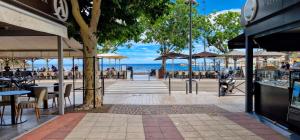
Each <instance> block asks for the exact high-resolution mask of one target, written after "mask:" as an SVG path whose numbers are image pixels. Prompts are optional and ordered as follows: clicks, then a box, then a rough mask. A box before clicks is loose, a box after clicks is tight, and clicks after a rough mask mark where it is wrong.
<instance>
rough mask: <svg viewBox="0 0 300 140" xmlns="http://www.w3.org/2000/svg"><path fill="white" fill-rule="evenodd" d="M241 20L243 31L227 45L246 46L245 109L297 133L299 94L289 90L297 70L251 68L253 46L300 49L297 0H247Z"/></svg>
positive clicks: (298, 77)
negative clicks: (280, 70)
mask: <svg viewBox="0 0 300 140" xmlns="http://www.w3.org/2000/svg"><path fill="white" fill-rule="evenodd" d="M241 22H242V24H243V25H244V26H245V30H244V34H242V35H240V36H238V37H236V38H234V39H232V40H230V41H229V42H228V45H229V48H230V49H238V48H245V49H246V92H247V94H246V107H245V110H246V112H249V113H252V112H253V111H254V112H255V113H256V114H258V115H260V116H263V117H265V118H268V119H270V120H271V121H274V122H276V123H278V124H280V125H282V126H285V127H287V128H289V129H291V130H293V131H296V132H298V133H299V132H300V131H299V130H300V105H299V103H300V101H299V100H300V97H298V96H299V93H296V95H297V97H296V96H293V94H295V92H298V89H296V88H297V87H294V84H297V82H295V81H299V80H300V71H291V72H286V73H284V74H282V73H279V72H278V71H276V70H273V71H271V70H255V71H253V49H254V48H262V49H265V50H267V51H300V0H247V2H246V4H245V6H244V8H243V10H242V18H241ZM278 73H279V74H278ZM278 75H279V76H278ZM254 79H255V80H254ZM253 80H254V82H253ZM253 83H254V84H253ZM253 89H254V90H253ZM299 92H300V90H299ZM295 101H296V102H297V103H293V102H295ZM291 104H292V105H291Z"/></svg>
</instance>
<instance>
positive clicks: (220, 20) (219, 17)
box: [198, 11, 242, 53]
mask: <svg viewBox="0 0 300 140" xmlns="http://www.w3.org/2000/svg"><path fill="white" fill-rule="evenodd" d="M198 21H199V22H200V24H201V26H200V28H199V29H200V31H201V37H202V39H203V40H204V41H206V43H207V45H208V46H214V47H215V48H217V49H218V50H219V51H220V52H221V53H227V52H228V51H229V49H228V45H227V42H228V41H229V40H230V39H233V38H234V37H236V36H238V35H239V34H240V33H241V32H242V26H241V24H240V13H238V12H232V11H229V12H224V13H214V14H210V15H207V16H199V17H198Z"/></svg>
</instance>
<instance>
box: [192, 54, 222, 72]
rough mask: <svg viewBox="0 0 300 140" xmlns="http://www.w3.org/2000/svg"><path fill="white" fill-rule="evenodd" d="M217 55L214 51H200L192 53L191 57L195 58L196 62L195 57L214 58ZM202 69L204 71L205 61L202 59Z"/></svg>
mask: <svg viewBox="0 0 300 140" xmlns="http://www.w3.org/2000/svg"><path fill="white" fill-rule="evenodd" d="M218 56H219V55H218V54H216V53H211V52H206V51H204V52H200V53H196V54H193V55H192V58H194V59H195V64H196V63H197V62H196V59H197V58H216V57H218ZM214 67H215V59H214ZM204 70H205V71H206V61H204Z"/></svg>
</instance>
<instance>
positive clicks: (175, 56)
mask: <svg viewBox="0 0 300 140" xmlns="http://www.w3.org/2000/svg"><path fill="white" fill-rule="evenodd" d="M163 57H166V59H171V60H172V72H173V77H174V59H181V58H186V57H188V55H186V54H182V53H175V52H170V53H167V54H164V55H162V56H159V57H157V58H156V59H154V60H155V61H156V60H162V59H163Z"/></svg>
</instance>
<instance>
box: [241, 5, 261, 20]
mask: <svg viewBox="0 0 300 140" xmlns="http://www.w3.org/2000/svg"><path fill="white" fill-rule="evenodd" d="M257 10H258V3H257V0H247V2H246V4H245V7H244V11H243V13H244V18H245V20H246V21H247V22H250V21H252V20H253V19H254V18H255V16H256V14H257Z"/></svg>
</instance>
